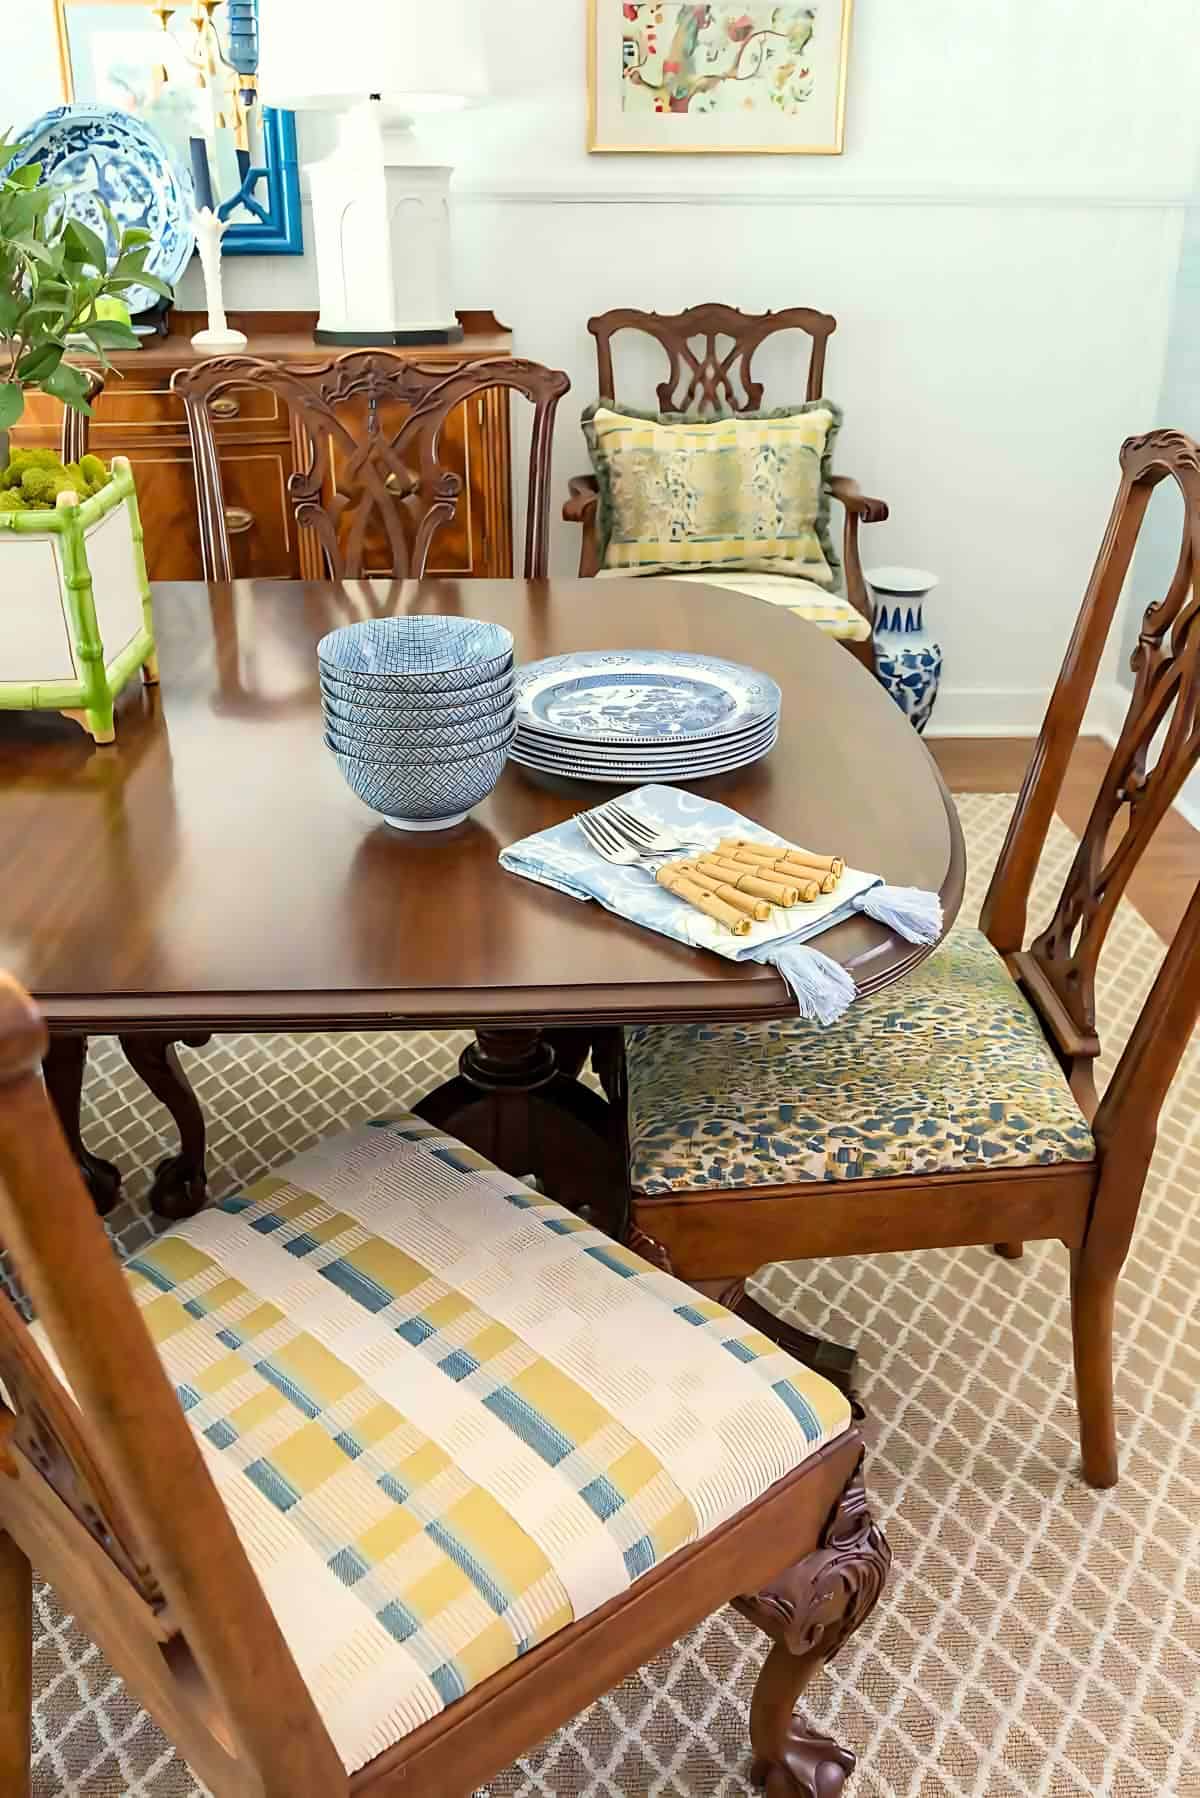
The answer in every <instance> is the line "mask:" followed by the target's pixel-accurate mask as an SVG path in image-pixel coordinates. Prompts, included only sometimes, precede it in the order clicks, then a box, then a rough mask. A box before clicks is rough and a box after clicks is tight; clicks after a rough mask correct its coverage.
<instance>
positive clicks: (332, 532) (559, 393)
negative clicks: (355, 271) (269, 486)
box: [171, 350, 570, 581]
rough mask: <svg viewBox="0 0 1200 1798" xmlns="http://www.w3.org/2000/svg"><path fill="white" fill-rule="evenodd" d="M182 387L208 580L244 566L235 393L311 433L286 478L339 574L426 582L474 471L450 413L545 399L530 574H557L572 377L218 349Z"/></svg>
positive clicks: (539, 413) (508, 362) (536, 458)
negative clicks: (229, 447) (269, 406)
mask: <svg viewBox="0 0 1200 1798" xmlns="http://www.w3.org/2000/svg"><path fill="white" fill-rule="evenodd" d="M171 387H172V391H173V392H176V393H178V394H180V395H181V397H182V399H183V402H184V406H185V408H186V411H187V421H188V430H189V433H190V435H191V441H192V450H193V455H194V458H195V467H196V494H197V501H198V505H199V512H200V532H201V541H202V543H203V547H204V570H205V574H206V575H207V576H208V578H209V579H210V580H222V581H228V580H232V579H233V574H234V569H233V557H232V552H231V549H230V541H229V521H228V516H227V508H226V504H225V496H224V489H223V484H222V474H221V460H220V457H219V455H218V453H217V442H216V436H215V433H214V428H213V415H214V411H215V410H216V407H217V406H218V405H219V404H220V403H221V400H222V398H223V396H226V395H228V394H230V393H232V392H235V391H238V390H244V389H247V388H250V389H261V390H265V391H267V392H269V393H273V394H275V395H276V396H277V398H278V399H279V400H280V401H281V403H283V404H284V405H285V406H286V407H287V408H288V410H289V412H290V414H291V417H292V420H293V424H294V426H295V427H297V428H298V429H299V431H300V433H301V437H302V441H303V444H304V450H305V456H304V460H303V461H302V463H301V465H300V466H299V467H298V468H297V470H296V472H295V473H294V474H292V475H291V476H290V478H289V480H288V497H289V500H290V503H291V505H292V508H293V510H294V512H295V516H296V523H297V525H298V526H300V527H302V528H306V529H307V530H309V531H311V532H312V533H313V534H314V535H315V536H316V538H317V540H318V541H319V543H320V545H321V549H322V552H323V554H324V558H325V564H326V570H327V572H328V574H329V575H330V577H331V578H332V579H334V580H346V579H350V580H356V579H359V578H361V577H362V576H364V575H366V574H369V573H372V572H374V573H383V572H387V573H389V574H390V575H391V576H392V577H393V578H394V579H397V580H420V579H421V577H422V576H423V575H424V574H425V572H426V568H427V566H428V563H429V557H430V551H431V549H432V547H433V542H434V539H435V537H436V536H437V533H438V532H439V530H441V529H442V528H443V527H444V526H445V525H447V524H449V523H450V522H451V521H452V520H453V519H454V518H455V515H456V513H457V511H458V509H459V506H460V504H461V503H462V501H463V496H464V482H463V479H462V477H461V476H460V475H458V474H456V473H454V472H452V471H451V470H450V469H449V468H447V466H446V463H445V456H444V449H443V445H444V440H445V435H446V428H447V425H448V423H449V421H450V420H451V418H453V417H454V416H455V415H456V414H457V413H458V412H459V411H460V409H461V408H462V407H463V406H465V405H469V404H470V403H471V402H474V401H480V402H482V399H483V396H485V395H491V394H495V393H497V392H499V393H502V394H504V395H505V396H507V395H508V394H511V393H519V394H522V395H523V396H524V397H525V398H526V399H527V400H528V401H529V402H530V404H531V405H532V406H533V427H532V436H531V442H530V450H529V468H528V482H527V492H526V527H525V562H524V570H525V575H526V577H527V578H528V579H531V580H541V579H544V578H545V576H546V574H547V571H548V557H549V527H550V510H549V483H550V461H551V455H552V453H553V445H554V420H555V415H556V413H557V410H558V404H559V401H560V400H561V399H562V397H563V395H564V394H565V393H567V392H568V390H569V388H570V381H569V380H568V379H567V377H566V375H565V374H562V373H559V372H557V371H556V370H553V369H548V368H544V367H542V365H541V364H540V363H537V362H528V361H521V360H518V359H515V358H511V357H508V358H501V357H497V358H495V359H487V360H482V361H477V362H473V363H471V364H470V365H469V366H468V367H465V368H458V369H452V370H450V371H449V372H447V370H446V369H445V368H440V367H434V368H426V367H424V366H422V365H421V364H420V363H417V362H414V361H412V360H411V359H409V358H407V357H403V356H399V355H396V354H394V353H391V352H388V351H385V350H356V351H353V352H351V353H350V354H349V355H345V356H339V357H336V358H334V359H332V360H329V361H325V362H322V363H319V364H316V365H314V366H312V367H307V368H300V367H293V366H289V365H287V364H284V363H280V362H276V361H273V360H270V359H267V358H264V357H258V356H222V357H214V358H212V359H211V360H209V361H205V362H200V363H197V364H196V365H195V366H194V367H191V368H183V369H177V370H176V372H175V374H174V375H173V376H172V378H171ZM381 537H382V538H383V540H384V541H385V542H386V545H387V566H386V568H381V567H380V561H379V551H378V540H379V539H380V538H381Z"/></svg>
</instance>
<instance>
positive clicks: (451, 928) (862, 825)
mask: <svg viewBox="0 0 1200 1798" xmlns="http://www.w3.org/2000/svg"><path fill="white" fill-rule="evenodd" d="M154 603H155V620H156V629H157V633H158V638H159V659H160V664H161V670H162V684H161V687H160V688H158V689H142V688H139V687H136V686H134V687H131V688H129V689H128V690H127V691H126V693H125V695H124V696H123V698H122V700H121V702H120V704H119V707H118V734H117V741H116V743H115V744H114V745H113V746H112V747H110V748H107V749H96V748H95V747H94V746H93V745H92V744H91V742H90V741H89V740H88V739H87V738H85V737H84V736H83V735H82V733H80V732H79V731H78V730H77V729H76V727H75V726H73V725H71V724H70V723H68V722H66V721H64V720H60V719H58V718H57V717H52V716H46V715H40V716H36V715H30V714H25V713H0V868H2V869H3V893H4V897H3V903H2V905H0V966H4V967H7V968H8V969H10V970H11V971H12V972H13V973H14V974H15V975H16V976H17V978H18V979H20V980H21V981H23V982H24V983H25V984H26V985H27V986H28V987H29V988H30V990H31V991H32V992H33V993H34V994H35V995H36V997H37V998H38V1000H39V1002H40V1003H41V1005H42V1006H43V1008H44V1010H45V1012H46V1015H47V1018H48V1020H49V1022H50V1025H51V1029H52V1031H60V1032H61V1031H66V1032H71V1031H74V1032H79V1031H90V1032H100V1031H109V1030H119V1031H121V1032H123V1033H125V1032H129V1033H136V1032H138V1031H147V1032H150V1031H153V1032H159V1033H161V1032H163V1031H164V1030H168V1029H172V1030H176V1031H178V1032H180V1033H181V1034H182V1033H183V1032H185V1031H213V1030H223V1029H228V1030H245V1029H254V1028H272V1029H276V1028H289V1027H292V1028H301V1027H306V1028H307V1027H321V1028H333V1029H336V1028H339V1027H341V1028H355V1029H358V1028H363V1027H365V1026H368V1025H371V1024H377V1025H388V1026H390V1025H397V1026H403V1025H412V1026H422V1027H430V1026H434V1027H436V1026H451V1025H455V1026H457V1025H466V1026H476V1027H483V1026H488V1025H490V1026H493V1027H495V1026H523V1025H524V1026H533V1025H536V1026H546V1025H548V1024H554V1025H569V1024H579V1025H604V1024H608V1025H613V1024H617V1023H626V1022H630V1021H635V1020H650V1019H660V1020H667V1019H701V1018H707V1019H728V1020H731V1021H732V1020H741V1019H751V1018H756V1017H769V1016H772V1015H780V1014H784V1013H786V1012H787V1011H788V1010H789V1009H790V1007H791V1004H792V1001H791V1000H790V997H789V995H788V993H787V990H786V988H785V986H784V984H783V982H782V981H781V980H780V978H779V976H778V975H777V974H776V973H774V971H773V970H771V969H768V968H761V967H758V966H756V965H744V966H743V965H736V964H732V963H728V962H725V961H723V960H721V959H719V958H718V957H716V956H712V955H704V954H701V953H698V952H696V951H693V950H689V949H687V948H685V947H683V946H681V945H678V944H675V943H672V942H669V941H667V940H666V939H665V938H661V937H658V936H655V935H652V934H651V933H649V932H647V931H644V930H641V929H638V928H637V927H636V926H634V925H632V924H627V923H625V922H623V921H622V920H619V919H617V918H615V917H612V916H610V915H609V914H607V913H605V912H603V911H602V910H601V909H600V908H599V907H597V906H589V905H583V904H579V903H577V902H575V901H572V900H570V899H568V898H566V897H564V896H562V895H560V894H557V893H554V892H552V891H549V890H547V889H545V888H541V887H538V886H536V885H533V884H531V883H529V882H526V881H522V880H520V879H518V878H516V877H514V876H512V875H510V874H506V873H504V872H502V870H501V869H500V868H499V866H498V864H497V856H498V854H499V852H500V850H501V849H502V848H503V847H505V846H506V845H508V844H510V843H512V842H515V841H516V840H517V839H518V838H520V837H523V836H525V835H526V834H528V833H529V832H531V831H535V830H538V829H541V828H543V827H545V826H546V825H549V824H552V823H555V822H558V821H560V820H562V819H564V818H566V817H568V816H570V814H571V813H572V812H573V811H576V810H578V809H580V808H581V807H583V806H584V805H587V804H593V803H596V802H597V801H598V800H599V799H600V798H601V797H603V796H604V794H605V793H606V792H607V791H608V790H609V789H606V788H602V787H596V786H590V785H589V786H584V785H580V784H575V783H566V782H555V781H548V780H542V779H540V778H539V777H535V776H530V775H527V774H525V773H524V772H523V771H522V770H520V769H519V768H517V767H515V766H511V765H510V767H509V768H508V769H507V771H506V772H505V775H504V777H503V779H502V780H501V782H500V785H499V787H498V788H497V790H496V792H495V793H494V794H493V795H492V796H491V797H490V798H489V799H488V800H486V801H485V802H484V803H483V804H482V805H480V806H479V807H477V808H476V810H475V812H474V814H473V815H472V817H471V818H470V819H469V820H468V821H467V822H466V823H465V824H463V825H460V826H459V827H457V828H456V829H453V830H450V831H447V832H445V833H439V834H436V835H433V836H430V837H419V838H414V837H407V836H403V835H400V834H398V833H397V832H395V831H394V830H392V829H390V828H389V827H388V826H387V825H386V824H384V822H383V821H382V819H380V818H378V817H376V816H375V815H373V814H372V813H371V812H370V811H368V810H367V809H365V808H364V807H363V806H362V805H361V804H360V802H359V801H358V800H357V799H356V798H355V797H354V795H353V794H352V793H351V792H350V790H349V788H348V787H347V786H346V785H345V784H344V782H343V780H342V778H341V775H340V774H339V772H338V770H337V768H336V766H335V764H334V762H333V760H332V758H331V757H330V756H329V754H328V753H327V751H326V750H325V748H324V746H323V744H322V740H321V714H320V703H319V695H318V688H317V678H316V675H317V663H316V654H315V649H316V644H317V641H318V639H319V638H320V637H321V636H322V635H323V634H324V632H326V631H328V630H330V629H332V628H333V627H335V626H337V625H339V624H344V623H348V622H350V621H352V620H353V619H355V618H359V617H369V616H376V615H379V614H382V613H387V612H391V611H396V612H401V613H455V614H462V615H465V616H469V617H478V618H489V619H494V620H495V621H496V622H498V623H501V624H504V625H507V626H508V627H509V629H510V630H512V632H513V633H514V636H515V638H516V644H517V658H518V660H519V661H531V660H534V659H536V658H539V657H542V656H548V655H557V654H561V653H563V652H564V651H567V650H590V649H610V648H647V649H649V648H670V649H674V650H694V651H699V652H703V653H706V654H715V655H719V656H725V657H729V658H732V659H733V660H736V661H741V662H746V663H750V664H752V665H753V666H755V667H757V668H760V669H765V670H767V671H769V672H770V673H771V674H772V675H773V676H774V677H775V679H776V680H778V681H779V683H780V685H781V687H782V689H783V693H784V706H783V726H782V731H781V734H780V738H779V742H778V745H777V746H776V748H775V750H774V752H773V753H772V754H771V755H770V756H769V757H768V758H767V759H766V760H765V761H763V762H761V763H759V764H758V765H757V766H756V767H753V768H750V769H747V770H744V771H741V772H738V773H735V774H732V775H727V776H724V777H722V778H720V779H718V780H714V781H709V782H706V783H704V785H703V788H702V790H703V791H704V792H706V793H708V794H711V795H712V796H713V797H717V798H720V799H721V800H722V801H723V802H724V803H726V804H728V805H731V806H734V807H736V808H737V809H739V810H740V811H743V812H744V813H746V814H747V815H749V816H751V817H753V818H755V819H757V820H758V822H759V823H761V824H762V825H764V826H766V827H767V828H768V829H770V830H773V831H777V832H779V834H780V835H785V836H788V837H790V838H793V839H795V840H797V841H800V842H802V843H804V844H805V845H806V846H809V847H812V848H814V849H818V850H821V851H825V852H829V853H837V854H842V855H844V856H845V857H846V859H847V860H848V861H849V862H851V863H852V864H853V865H855V866H859V867H864V868H869V869H872V870H874V871H877V872H879V873H881V874H882V875H883V876H884V877H885V878H886V879H887V880H889V881H891V882H893V883H896V884H911V885H916V886H920V887H926V888H932V889H934V890H936V891H940V893H941V895H942V899H943V902H944V904H945V907H946V912H947V917H948V919H950V918H953V916H954V915H955V913H956V912H957V909H958V906H959V903H960V900H961V896H962V884H963V872H964V853H963V840H962V833H961V829H960V827H959V824H958V819H957V816H956V813H955V811H954V807H953V804H952V802H951V800H950V799H949V796H948V794H947V792H946V789H945V787H944V785H943V783H942V780H941V778H940V776H939V774H938V772H937V769H936V767H935V765H934V763H933V761H932V759H931V758H930V756H929V754H928V752H927V751H926V749H925V747H924V745H923V744H922V743H921V742H920V740H919V739H918V738H917V737H916V736H915V735H914V734H913V732H912V731H911V729H910V728H909V726H908V724H907V722H906V721H905V719H904V718H903V717H902V715H901V714H900V712H899V711H898V710H897V709H896V707H895V706H894V705H893V704H892V702H891V701H890V700H889V699H888V697H887V696H886V694H885V693H884V692H883V690H882V689H881V688H880V687H878V686H877V685H876V684H875V682H874V681H873V680H872V679H871V677H870V676H869V675H868V673H867V672H866V670H865V669H864V668H863V667H862V666H860V665H859V663H857V662H856V661H855V660H854V659H853V658H852V657H851V656H848V655H847V654H846V653H845V651H844V650H843V649H841V648H840V647H839V646H838V645H837V644H836V643H834V642H833V641H831V640H830V639H829V638H827V637H825V636H823V635H821V634H820V633H819V632H818V631H816V630H814V629H813V628H811V627H810V626H808V625H805V624H803V623H801V622H800V621H799V620H797V619H796V618H794V617H792V616H791V615H790V614H787V613H783V612H780V611H776V610H773V609H772V608H770V607H767V606H763V605H753V604H751V603H749V602H748V601H746V600H745V599H743V598H739V597H737V596H735V595H732V594H726V593H721V592H717V591H714V590H711V589H707V588H703V587H696V586H685V585H681V584H679V583H672V582H669V581H662V580H655V581H653V582H646V581H636V580H630V581H611V582H608V581H605V582H599V583H598V582H595V581H572V580H555V581H549V582H542V583H527V582H524V581H495V582H489V581H464V582H456V581H451V580H430V581H424V582H421V583H411V584H406V585H404V586H396V587H390V586H389V585H388V584H387V583H373V584H366V583H363V584H352V585H348V586H345V587H342V586H337V585H333V584H328V583H303V582H295V583H289V582H276V581H251V582H241V583H236V584H234V585H233V586H205V585H202V584H199V583H196V584H190V583H189V584H178V585H164V586H160V587H158V588H157V589H156V590H155V595H154ZM821 947H822V949H824V950H825V951H826V952H827V953H829V954H831V955H833V956H835V957H836V958H838V959H839V960H841V961H842V962H843V963H844V964H845V965H847V966H849V967H850V968H851V969H852V971H853V972H854V974H855V978H856V979H857V981H858V983H859V985H860V988H862V989H863V990H871V989H875V988H877V987H879V986H883V985H886V984H888V983H889V982H890V981H892V980H894V979H897V978H899V977H900V976H902V975H903V974H904V973H905V972H907V971H908V970H909V969H910V968H912V967H913V966H915V965H916V963H917V962H918V961H919V960H921V959H922V957H923V955H924V954H925V953H927V952H926V951H924V950H920V949H914V948H913V946H912V945H910V944H908V943H903V942H900V941H899V940H898V939H895V938H894V937H892V936H891V935H890V934H889V933H888V932H887V931H886V930H884V929H883V928H882V927H881V926H879V925H877V924H874V923H872V922H870V921H868V920H866V919H859V920H856V921H855V922H853V923H851V924H847V925H843V926H841V927H839V928H838V929H836V930H834V931H832V932H830V933H828V934H827V935H826V936H824V937H822V939H821Z"/></svg>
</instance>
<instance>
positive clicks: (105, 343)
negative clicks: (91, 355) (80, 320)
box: [79, 318, 141, 350]
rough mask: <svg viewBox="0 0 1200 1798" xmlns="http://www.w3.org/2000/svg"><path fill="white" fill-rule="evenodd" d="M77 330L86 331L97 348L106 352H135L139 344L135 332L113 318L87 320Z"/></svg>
mask: <svg viewBox="0 0 1200 1798" xmlns="http://www.w3.org/2000/svg"><path fill="white" fill-rule="evenodd" d="M79 329H80V330H81V331H86V332H87V334H88V336H89V337H90V338H91V340H92V342H93V343H94V344H95V345H96V346H97V347H98V348H100V347H103V348H104V349H106V350H136V349H137V347H138V345H139V343H140V342H141V339H140V338H139V337H138V336H137V334H136V332H134V331H131V330H130V328H129V326H128V325H123V324H121V322H120V321H119V320H118V319H115V318H89V319H88V320H87V321H86V322H85V323H84V324H81V325H80V327H79Z"/></svg>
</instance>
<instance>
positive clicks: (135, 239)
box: [121, 225, 154, 255]
mask: <svg viewBox="0 0 1200 1798" xmlns="http://www.w3.org/2000/svg"><path fill="white" fill-rule="evenodd" d="M153 242H154V236H153V233H152V232H150V231H146V230H144V229H143V227H142V226H141V225H130V227H129V229H128V230H127V231H122V233H121V253H122V255H123V254H124V253H125V251H126V250H139V249H141V247H142V245H143V244H152V243H153Z"/></svg>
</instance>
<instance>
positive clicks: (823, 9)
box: [588, 0, 852, 156]
mask: <svg viewBox="0 0 1200 1798" xmlns="http://www.w3.org/2000/svg"><path fill="white" fill-rule="evenodd" d="M851 6H852V0H806V4H803V5H796V4H788V3H786V0H780V3H778V4H777V3H776V0H709V3H708V4H703V5H694V4H690V3H689V4H685V3H684V0H588V14H589V16H588V37H589V43H588V58H589V85H590V95H589V128H588V148H589V149H590V150H593V151H598V152H613V151H615V152H620V151H624V152H627V153H635V154H638V155H646V154H654V153H659V154H675V155H692V156H703V155H709V156H728V155H776V156H837V155H840V154H841V150H842V143H843V138H844V133H845V113H846V65H847V60H848V57H849V50H850V12H851Z"/></svg>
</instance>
